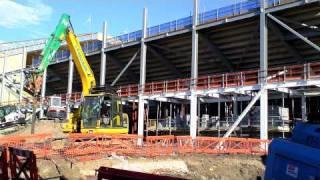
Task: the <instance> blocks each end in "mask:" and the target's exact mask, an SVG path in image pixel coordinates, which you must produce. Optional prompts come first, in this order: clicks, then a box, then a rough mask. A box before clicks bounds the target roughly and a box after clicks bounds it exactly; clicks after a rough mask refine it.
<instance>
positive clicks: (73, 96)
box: [0, 0, 320, 180]
mask: <svg viewBox="0 0 320 180" xmlns="http://www.w3.org/2000/svg"><path fill="white" fill-rule="evenodd" d="M189 1H190V2H192V3H193V11H192V13H191V14H190V16H188V17H182V18H179V19H176V20H172V21H169V22H163V23H162V24H159V25H155V26H150V25H149V24H148V22H149V15H148V14H149V13H148V7H145V8H144V9H141V14H142V15H143V16H142V17H143V18H142V19H141V28H140V30H138V31H134V32H130V33H125V34H122V35H119V36H114V37H113V36H110V35H109V34H108V33H107V32H108V28H109V27H108V26H107V22H101V31H100V32H97V33H88V34H78V33H77V29H73V26H72V19H73V17H72V16H69V15H68V14H62V16H61V18H60V20H59V22H57V24H54V25H56V29H52V32H53V33H52V34H51V36H50V37H47V38H44V39H32V40H25V41H13V42H1V43H0V72H1V76H0V179H4V180H6V179H30V180H36V179H37V180H38V179H71V180H72V179H84V180H85V179H90V180H91V179H99V180H102V179H217V180H218V179H219V180H220V179H252V180H255V179H266V180H269V179H275V180H277V179H281V180H283V179H318V178H320V1H319V0H240V1H235V2H234V3H233V4H232V5H228V6H225V7H219V8H217V9H211V10H206V11H200V10H199V1H202V0H189Z"/></svg>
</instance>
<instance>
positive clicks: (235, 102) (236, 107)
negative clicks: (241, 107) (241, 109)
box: [233, 94, 238, 120]
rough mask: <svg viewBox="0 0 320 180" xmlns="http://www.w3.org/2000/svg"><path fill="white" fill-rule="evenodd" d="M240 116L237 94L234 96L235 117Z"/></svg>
mask: <svg viewBox="0 0 320 180" xmlns="http://www.w3.org/2000/svg"><path fill="white" fill-rule="evenodd" d="M237 117H238V95H237V94H235V95H234V97H233V119H234V120H235V119H236V118H237Z"/></svg>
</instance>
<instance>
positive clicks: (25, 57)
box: [19, 47, 27, 103]
mask: <svg viewBox="0 0 320 180" xmlns="http://www.w3.org/2000/svg"><path fill="white" fill-rule="evenodd" d="M26 62H27V50H26V47H24V48H23V53H22V58H21V69H24V68H25V66H26ZM23 88H24V73H23V71H20V90H19V102H20V103H21V102H22V99H23Z"/></svg>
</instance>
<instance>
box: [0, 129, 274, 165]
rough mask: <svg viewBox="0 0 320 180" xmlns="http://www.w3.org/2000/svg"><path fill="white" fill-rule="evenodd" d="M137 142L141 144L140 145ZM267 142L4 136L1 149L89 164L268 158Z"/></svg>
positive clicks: (231, 139)
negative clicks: (116, 159)
mask: <svg viewBox="0 0 320 180" xmlns="http://www.w3.org/2000/svg"><path fill="white" fill-rule="evenodd" d="M138 142H143V143H142V145H139V143H138ZM269 142H270V141H268V140H260V139H251V138H218V137H197V138H195V139H192V138H191V137H190V136H173V135H170V136H147V137H145V138H143V137H142V136H138V135H126V134H118V135H114V134H69V135H66V136H65V137H62V138H54V137H53V136H52V135H51V134H36V135H27V136H22V135H20V136H6V137H2V138H0V147H14V148H17V149H23V150H29V151H33V152H34V154H35V155H36V156H37V158H52V157H62V158H66V159H69V160H71V161H88V160H94V159H101V158H104V157H108V156H111V155H120V156H139V157H156V156H164V155H172V154H187V153H201V154H257V155H263V154H267V151H266V149H267V146H268V144H269Z"/></svg>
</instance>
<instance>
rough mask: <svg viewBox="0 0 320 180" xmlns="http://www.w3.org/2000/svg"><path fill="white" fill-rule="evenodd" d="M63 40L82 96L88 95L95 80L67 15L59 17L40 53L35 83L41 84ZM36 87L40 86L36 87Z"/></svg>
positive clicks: (94, 84)
mask: <svg viewBox="0 0 320 180" xmlns="http://www.w3.org/2000/svg"><path fill="white" fill-rule="evenodd" d="M65 40H66V42H67V46H68V48H69V50H70V52H71V55H72V58H73V61H74V63H75V65H76V68H77V71H78V73H79V75H80V78H81V83H82V94H83V95H88V94H89V92H90V90H91V89H92V88H94V87H95V86H96V80H95V78H94V74H93V71H92V69H91V67H90V66H89V63H88V61H87V59H86V56H85V54H84V52H83V51H82V48H81V44H80V42H79V40H78V38H77V37H76V35H75V34H74V31H73V28H72V24H71V22H70V16H69V15H67V14H63V15H62V16H61V18H60V21H59V23H58V25H57V27H56V29H55V31H54V32H53V33H52V34H51V37H50V39H49V40H48V42H47V43H46V45H45V48H44V49H43V51H42V53H41V64H40V66H39V67H38V68H37V70H36V74H37V79H38V81H37V80H36V82H38V83H40V82H41V81H39V79H42V74H43V72H44V71H45V69H47V68H48V66H49V64H50V62H51V61H52V60H53V58H54V55H55V53H56V52H57V51H58V49H59V48H60V46H61V44H62V43H63V41H65ZM36 87H37V85H36ZM38 87H40V86H39V85H38Z"/></svg>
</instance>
